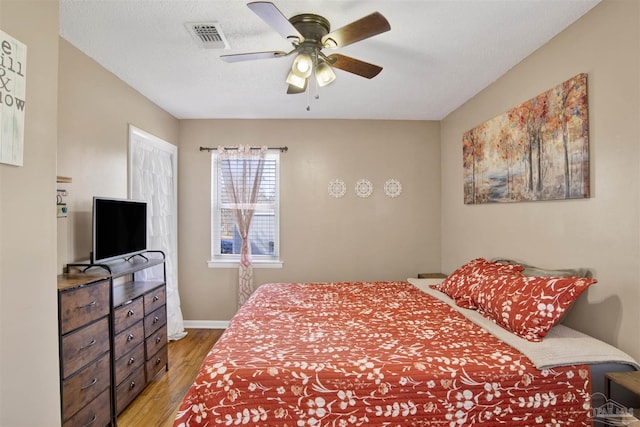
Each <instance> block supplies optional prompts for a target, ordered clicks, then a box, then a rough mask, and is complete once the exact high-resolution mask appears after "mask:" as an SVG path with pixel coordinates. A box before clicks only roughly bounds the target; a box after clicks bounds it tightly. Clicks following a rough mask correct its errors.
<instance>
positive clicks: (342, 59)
mask: <svg viewBox="0 0 640 427" xmlns="http://www.w3.org/2000/svg"><path fill="white" fill-rule="evenodd" d="M328 58H329V65H331V66H332V67H334V68H339V69H341V70H343V71H347V72H349V73H353V74H357V75H359V76H362V77H366V78H368V79H372V78H374V77H375V76H377V75H378V74H380V71H382V67H379V66H377V65H373V64H369V63H368V62H364V61H360V60H359V59H355V58H351V57H349V56H344V55H340V54H339V53H334V54H333V55H329V56H328Z"/></svg>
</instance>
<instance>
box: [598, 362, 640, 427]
mask: <svg viewBox="0 0 640 427" xmlns="http://www.w3.org/2000/svg"><path fill="white" fill-rule="evenodd" d="M604 378H605V385H606V391H607V399H611V383H612V382H613V383H615V384H617V385H619V386H621V387H624V388H626V389H627V390H629V391H630V392H631V393H633V394H635V395H636V396H638V397H640V371H625V372H608V373H606V374H604ZM632 411H633V415H631V414H630V415H628V416H627V417H625V418H624V422H625V424H624V425H628V426H629V427H631V426H638V425H640V420H638V418H637V417H638V415H637V410H632ZM618 421H620V420H618Z"/></svg>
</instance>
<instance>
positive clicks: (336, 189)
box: [329, 179, 347, 199]
mask: <svg viewBox="0 0 640 427" xmlns="http://www.w3.org/2000/svg"><path fill="white" fill-rule="evenodd" d="M346 192H347V186H346V184H345V183H344V181H343V180H341V179H332V180H331V181H329V195H330V196H331V197H335V198H336V199H337V198H340V197H342V196H344V195H345V193H346Z"/></svg>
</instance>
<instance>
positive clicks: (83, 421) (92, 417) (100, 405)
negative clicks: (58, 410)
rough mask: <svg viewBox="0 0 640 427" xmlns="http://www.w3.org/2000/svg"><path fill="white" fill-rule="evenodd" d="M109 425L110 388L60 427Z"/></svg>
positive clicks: (99, 426)
mask: <svg viewBox="0 0 640 427" xmlns="http://www.w3.org/2000/svg"><path fill="white" fill-rule="evenodd" d="M108 425H111V388H107V389H106V390H104V391H103V392H102V393H100V395H99V396H98V397H96V398H95V399H94V400H93V401H92V402H90V403H89V404H88V405H87V406H85V407H84V408H82V409H81V410H80V411H78V413H77V414H75V415H74V416H73V417H71V418H69V419H68V420H67V421H65V422H64V424H63V425H62V427H88V426H91V427H104V426H108Z"/></svg>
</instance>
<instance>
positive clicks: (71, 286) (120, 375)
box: [58, 251, 168, 427]
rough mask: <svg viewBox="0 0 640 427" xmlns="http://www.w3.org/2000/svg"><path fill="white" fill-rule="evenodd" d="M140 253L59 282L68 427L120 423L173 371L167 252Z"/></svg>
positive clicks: (87, 267) (77, 268) (79, 269)
mask: <svg viewBox="0 0 640 427" xmlns="http://www.w3.org/2000/svg"><path fill="white" fill-rule="evenodd" d="M143 255H144V256H143V257H141V256H137V257H135V258H132V259H130V260H129V261H118V262H113V263H108V264H100V265H92V264H69V265H68V266H67V271H68V272H67V273H66V274H63V275H60V276H59V277H58V311H59V317H60V321H59V325H60V327H59V331H60V378H61V395H62V402H61V414H62V422H63V427H69V426H85V425H91V426H96V427H97V426H99V427H104V426H105V425H116V417H117V415H118V414H120V413H121V412H122V411H123V410H124V409H125V408H126V407H127V406H128V405H129V404H130V403H131V402H132V401H133V399H135V398H136V396H137V395H138V394H139V393H140V392H141V391H142V390H144V388H145V387H146V386H147V384H148V383H149V382H150V381H151V380H152V379H153V378H154V377H155V376H156V375H158V374H159V373H160V372H163V371H164V370H166V369H168V353H167V348H168V346H167V310H166V270H165V265H164V254H163V253H162V252H159V251H149V252H148V253H145V254H143ZM152 269H156V270H159V271H160V273H158V272H157V271H156V272H155V273H154V274H150V271H151V270H152Z"/></svg>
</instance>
